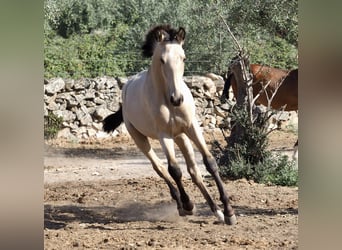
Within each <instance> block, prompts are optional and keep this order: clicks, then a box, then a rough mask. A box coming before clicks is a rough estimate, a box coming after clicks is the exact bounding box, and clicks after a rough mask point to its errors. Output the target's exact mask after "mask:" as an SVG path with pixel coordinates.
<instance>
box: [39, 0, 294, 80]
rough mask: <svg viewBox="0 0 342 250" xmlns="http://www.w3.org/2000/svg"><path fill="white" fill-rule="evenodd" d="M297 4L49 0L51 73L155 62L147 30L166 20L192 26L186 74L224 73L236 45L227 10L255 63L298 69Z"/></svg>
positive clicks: (78, 73) (127, 70)
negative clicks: (145, 50)
mask: <svg viewBox="0 0 342 250" xmlns="http://www.w3.org/2000/svg"><path fill="white" fill-rule="evenodd" d="M297 4H298V2H297V0H269V1H252V0H247V1H242V2H241V1H227V0H209V1H208V0H206V1H204V0H199V1H197V2H196V4H194V3H193V1H190V0H183V1H180V0H158V1H157V0H127V1H112V0H85V1H82V2H80V1H76V0H45V5H44V12H45V21H44V32H45V41H44V50H45V58H44V63H45V64H44V66H45V77H51V76H54V77H56V76H62V75H66V76H68V77H73V78H78V77H85V76H93V75H97V76H99V75H102V74H109V73H112V74H114V73H115V74H126V75H130V74H133V73H136V72H139V71H141V70H142V69H145V68H147V66H148V62H149V61H148V60H145V59H143V58H142V57H141V54H140V53H141V52H140V46H141V43H142V40H143V38H144V35H145V33H146V32H147V30H148V29H149V28H150V27H151V26H153V25H156V24H160V23H170V24H172V25H173V26H175V27H178V26H183V27H184V28H185V29H186V31H187V36H186V42H185V45H184V46H185V50H186V54H187V59H188V60H187V63H186V69H185V71H186V74H202V73H206V72H214V73H217V74H221V75H222V74H224V73H225V72H226V71H227V64H228V62H229V61H230V59H231V58H232V55H234V54H235V51H234V46H233V42H232V39H231V37H230V36H229V35H228V33H227V31H226V27H225V26H224V25H223V23H222V20H221V18H220V15H222V16H223V17H224V18H225V20H226V21H227V22H228V24H229V25H230V27H231V29H232V31H233V33H234V34H235V35H236V37H237V38H238V40H239V41H243V46H244V47H245V48H246V49H247V50H248V51H249V53H250V55H251V60H250V61H251V63H262V64H266V65H270V66H275V67H281V68H294V67H297V65H298V63H297V47H298V18H297ZM219 14H220V15H219ZM100 34H101V35H100ZM97 50H98V51H97ZM67 51H68V52H67ZM90 51H91V52H90ZM81 53H85V55H84V56H83V55H81Z"/></svg>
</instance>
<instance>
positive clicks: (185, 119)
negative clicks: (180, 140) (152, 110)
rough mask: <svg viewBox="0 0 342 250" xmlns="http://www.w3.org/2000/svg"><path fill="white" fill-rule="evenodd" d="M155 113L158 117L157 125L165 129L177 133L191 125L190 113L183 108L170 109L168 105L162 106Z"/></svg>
mask: <svg viewBox="0 0 342 250" xmlns="http://www.w3.org/2000/svg"><path fill="white" fill-rule="evenodd" d="M155 115H156V116H155V117H156V118H157V119H156V122H157V124H156V125H157V126H158V127H159V129H163V130H165V131H170V130H171V131H173V133H177V132H180V131H183V130H184V129H185V128H188V127H190V125H191V119H190V114H188V113H186V112H184V111H183V110H182V109H181V108H173V109H169V108H168V107H166V106H161V108H160V109H159V110H158V111H157V113H156V114H155Z"/></svg>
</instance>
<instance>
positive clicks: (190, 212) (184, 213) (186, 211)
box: [178, 209, 194, 216]
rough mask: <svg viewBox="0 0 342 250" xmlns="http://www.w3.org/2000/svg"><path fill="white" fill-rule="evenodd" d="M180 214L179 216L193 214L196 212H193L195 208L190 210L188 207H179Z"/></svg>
mask: <svg viewBox="0 0 342 250" xmlns="http://www.w3.org/2000/svg"><path fill="white" fill-rule="evenodd" d="M178 214H179V216H187V215H193V214H194V213H193V210H191V211H189V210H186V209H179V210H178Z"/></svg>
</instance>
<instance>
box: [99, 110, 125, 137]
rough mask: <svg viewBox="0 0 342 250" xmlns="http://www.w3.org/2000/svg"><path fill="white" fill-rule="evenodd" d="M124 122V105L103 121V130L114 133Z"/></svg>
mask: <svg viewBox="0 0 342 250" xmlns="http://www.w3.org/2000/svg"><path fill="white" fill-rule="evenodd" d="M122 122H123V116H122V105H120V108H119V110H118V111H116V112H115V113H114V114H111V115H109V116H107V117H106V118H105V119H104V120H103V130H104V131H105V132H107V133H110V132H113V131H114V130H115V129H116V128H117V127H119V126H120V124H121V123H122Z"/></svg>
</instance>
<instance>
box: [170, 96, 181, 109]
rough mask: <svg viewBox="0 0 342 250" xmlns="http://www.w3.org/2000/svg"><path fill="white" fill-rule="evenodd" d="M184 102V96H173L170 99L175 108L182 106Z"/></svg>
mask: <svg viewBox="0 0 342 250" xmlns="http://www.w3.org/2000/svg"><path fill="white" fill-rule="evenodd" d="M183 101H184V97H183V95H180V96H179V97H175V96H174V95H172V96H171V98H170V102H171V104H172V105H173V106H175V107H178V106H180V105H181V104H182V102H183Z"/></svg>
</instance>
